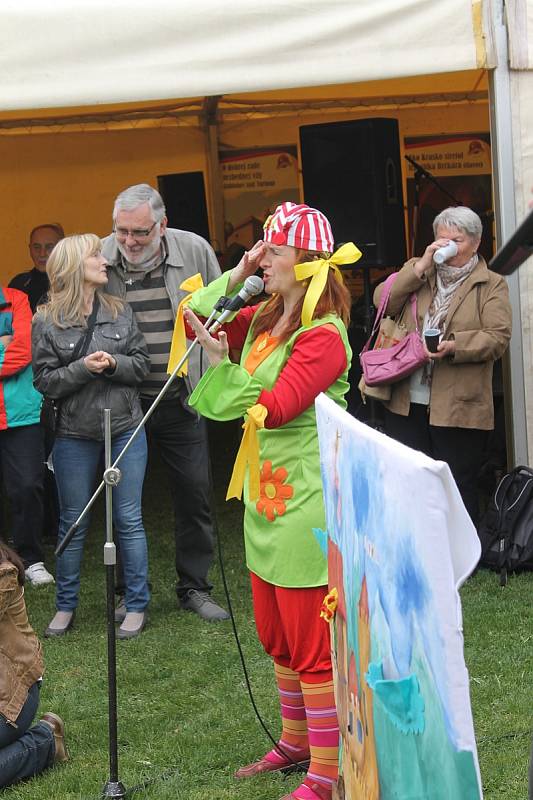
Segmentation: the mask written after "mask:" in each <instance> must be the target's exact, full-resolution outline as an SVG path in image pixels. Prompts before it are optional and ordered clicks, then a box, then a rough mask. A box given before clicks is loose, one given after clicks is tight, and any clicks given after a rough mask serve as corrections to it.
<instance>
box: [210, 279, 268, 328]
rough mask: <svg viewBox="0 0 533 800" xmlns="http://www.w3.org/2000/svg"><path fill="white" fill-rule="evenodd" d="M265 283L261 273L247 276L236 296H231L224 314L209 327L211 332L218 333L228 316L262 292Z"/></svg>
mask: <svg viewBox="0 0 533 800" xmlns="http://www.w3.org/2000/svg"><path fill="white" fill-rule="evenodd" d="M264 285H265V284H264V283H263V279H262V278H260V277H259V275H250V276H249V277H248V278H246V280H245V281H244V286H243V287H242V289H241V290H240V291H239V292H238V293H237V294H236V295H235V297H232V298H231V300H230V301H229V303H228V304H227V306H226V307H225V309H224V311H223V312H222V314H221V315H220V316H219V318H218V319H217V320H215V322H214V323H213V324H212V325H211V327H210V328H209V333H216V332H217V331H218V329H219V328H220V327H221V326H222V325H223V324H224V322H225V321H226V320H227V318H228V317H230V316H231V315H232V314H233V313H234V312H235V311H238V310H239V309H240V308H242V307H243V305H244V304H245V303H247V302H248V300H249V299H250V298H251V297H254V296H255V295H256V294H261V292H262V291H263V288H264Z"/></svg>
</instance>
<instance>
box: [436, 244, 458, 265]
mask: <svg viewBox="0 0 533 800" xmlns="http://www.w3.org/2000/svg"><path fill="white" fill-rule="evenodd" d="M456 255H457V245H456V244H455V242H448V244H447V245H446V246H445V247H439V249H438V250H435V252H434V253H433V261H434V262H435V264H443V263H444V262H445V261H447V260H448V259H449V258H453V257H454V256H456Z"/></svg>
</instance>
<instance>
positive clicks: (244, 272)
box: [228, 239, 267, 292]
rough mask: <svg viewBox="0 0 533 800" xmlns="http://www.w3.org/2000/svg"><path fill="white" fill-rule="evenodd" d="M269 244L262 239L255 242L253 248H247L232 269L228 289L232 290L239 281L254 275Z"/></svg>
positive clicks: (241, 281) (242, 281)
mask: <svg viewBox="0 0 533 800" xmlns="http://www.w3.org/2000/svg"><path fill="white" fill-rule="evenodd" d="M266 248H267V245H266V244H265V242H263V241H262V239H259V241H258V242H256V243H255V244H254V246H253V247H252V248H251V250H247V251H246V252H245V254H244V255H243V257H242V258H241V260H240V261H239V263H238V264H237V266H236V267H235V268H234V269H233V270H232V273H231V277H230V279H229V281H228V291H229V292H231V290H232V289H234V288H235V286H237V285H238V284H239V283H244V281H245V280H246V278H248V277H249V276H250V275H253V274H254V273H255V272H256V271H257V268H258V267H260V266H261V263H260V262H261V260H262V259H263V256H264V255H265V252H266Z"/></svg>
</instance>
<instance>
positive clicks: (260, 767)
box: [234, 750, 309, 778]
mask: <svg viewBox="0 0 533 800" xmlns="http://www.w3.org/2000/svg"><path fill="white" fill-rule="evenodd" d="M289 755H291V756H292V759H293V760H292V761H289V759H288V758H283V761H281V760H279V761H271V760H270V759H269V758H266V756H263V758H260V759H259V761H254V762H252V764H247V765H246V766H245V767H241V768H240V769H238V770H237V772H236V773H235V776H234V777H235V778H253V777H254V775H261V773H262V772H283V771H288V772H289V771H291V770H292V769H295V768H296V765H298V766H299V767H302V768H303V769H307V767H308V766H309V751H308V750H293V751H292V752H291V753H290V754H289Z"/></svg>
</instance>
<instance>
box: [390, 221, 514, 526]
mask: <svg viewBox="0 0 533 800" xmlns="http://www.w3.org/2000/svg"><path fill="white" fill-rule="evenodd" d="M433 231H434V235H435V241H433V242H432V243H431V244H429V245H428V246H427V247H426V250H425V252H424V254H423V256H422V257H421V258H412V259H410V260H409V261H408V262H407V263H406V264H404V266H403V267H402V269H401V270H400V272H399V273H398V276H397V278H396V279H395V281H394V283H393V285H392V290H391V294H390V298H389V302H388V304H387V308H386V309H385V312H386V313H387V314H389V315H390V316H394V317H397V319H398V321H400V322H403V323H404V324H405V325H406V327H407V330H408V331H412V330H414V329H415V324H414V320H413V319H412V316H411V310H410V303H409V302H408V301H409V296H410V295H411V294H412V293H413V292H414V293H416V299H417V306H418V316H419V320H418V322H419V327H420V328H421V329H422V330H424V331H425V333H426V335H427V340H426V341H427V345H426V346H427V354H428V357H429V359H430V361H429V362H428V363H427V364H426V365H424V366H423V367H421V368H420V369H419V370H418V371H417V372H415V373H414V374H412V375H410V376H409V377H408V378H405V379H404V380H402V381H399V382H398V383H395V384H393V385H392V387H391V389H392V395H391V399H390V401H388V402H386V403H385V409H386V410H385V429H386V431H387V433H388V434H389V435H390V436H392V437H393V438H394V439H397V440H398V441H401V442H403V443H404V444H406V445H409V446H410V447H413V448H414V449H415V450H422V451H423V452H424V453H426V454H427V455H429V456H431V457H432V458H435V459H439V460H442V461H446V462H447V463H448V465H449V467H450V469H451V472H452V474H453V476H454V478H455V481H456V483H457V486H458V488H459V491H460V492H461V496H462V498H463V502H464V504H465V506H466V508H467V510H468V512H469V514H470V516H471V518H472V520H473V521H474V523H476V522H477V518H478V497H477V492H478V490H477V475H478V473H479V470H480V467H481V465H482V459H483V453H484V448H485V443H486V439H487V434H488V432H489V431H491V430H492V429H493V427H494V406H493V397H492V370H493V364H494V361H496V359H498V358H500V357H501V356H502V355H503V353H504V352H505V350H506V348H507V345H508V342H509V339H510V337H511V306H510V303H509V293H508V290H507V284H506V282H505V280H504V278H502V277H501V276H500V275H497V274H495V273H493V272H490V271H489V269H488V267H487V264H486V263H485V261H484V259H483V258H482V256H480V255H479V254H478V247H479V244H480V241H481V234H482V225H481V220H480V218H479V217H478V215H477V214H476V213H475V212H474V211H472V210H471V209H470V208H466V207H465V206H459V207H457V208H446V209H445V210H444V211H441V213H440V214H438V215H437V217H435V220H434V222H433ZM382 286H383V284H381V285H380V286H378V288H377V289H376V292H375V295H374V301H375V302H379V297H380V294H381V290H382Z"/></svg>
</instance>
